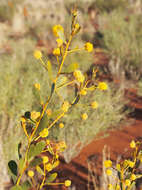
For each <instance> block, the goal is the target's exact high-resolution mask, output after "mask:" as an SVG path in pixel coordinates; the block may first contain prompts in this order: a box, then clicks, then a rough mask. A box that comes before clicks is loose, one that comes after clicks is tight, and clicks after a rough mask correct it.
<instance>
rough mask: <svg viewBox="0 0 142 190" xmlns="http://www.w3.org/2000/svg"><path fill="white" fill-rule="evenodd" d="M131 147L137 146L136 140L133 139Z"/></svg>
mask: <svg viewBox="0 0 142 190" xmlns="http://www.w3.org/2000/svg"><path fill="white" fill-rule="evenodd" d="M130 147H131V148H135V147H136V143H135V141H134V140H132V141H131V143H130Z"/></svg>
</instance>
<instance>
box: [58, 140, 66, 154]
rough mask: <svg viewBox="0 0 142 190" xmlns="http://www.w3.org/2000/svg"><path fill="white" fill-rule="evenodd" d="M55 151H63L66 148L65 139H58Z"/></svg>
mask: <svg viewBox="0 0 142 190" xmlns="http://www.w3.org/2000/svg"><path fill="white" fill-rule="evenodd" d="M56 148H57V151H59V152H63V151H64V150H65V149H66V148H67V145H66V143H65V141H60V142H59V143H58V144H57V145H56Z"/></svg>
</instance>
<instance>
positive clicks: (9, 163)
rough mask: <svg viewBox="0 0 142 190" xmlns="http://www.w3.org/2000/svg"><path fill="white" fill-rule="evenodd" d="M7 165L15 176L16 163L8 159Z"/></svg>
mask: <svg viewBox="0 0 142 190" xmlns="http://www.w3.org/2000/svg"><path fill="white" fill-rule="evenodd" d="M8 167H9V169H10V171H11V172H12V174H14V175H15V176H17V174H18V171H17V164H16V162H15V161H14V160H10V161H9V162H8Z"/></svg>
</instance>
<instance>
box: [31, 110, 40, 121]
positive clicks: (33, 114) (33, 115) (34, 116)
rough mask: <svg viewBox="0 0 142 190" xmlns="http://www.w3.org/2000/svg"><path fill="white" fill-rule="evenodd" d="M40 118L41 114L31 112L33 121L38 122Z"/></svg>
mask: <svg viewBox="0 0 142 190" xmlns="http://www.w3.org/2000/svg"><path fill="white" fill-rule="evenodd" d="M39 117H40V112H36V111H32V112H31V118H32V119H33V120H36V119H37V118H39Z"/></svg>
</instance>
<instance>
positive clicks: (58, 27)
mask: <svg viewBox="0 0 142 190" xmlns="http://www.w3.org/2000/svg"><path fill="white" fill-rule="evenodd" d="M52 31H53V34H54V35H55V36H56V37H59V34H58V33H59V32H62V33H63V32H64V28H63V27H62V26H61V25H55V26H53V28H52Z"/></svg>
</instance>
